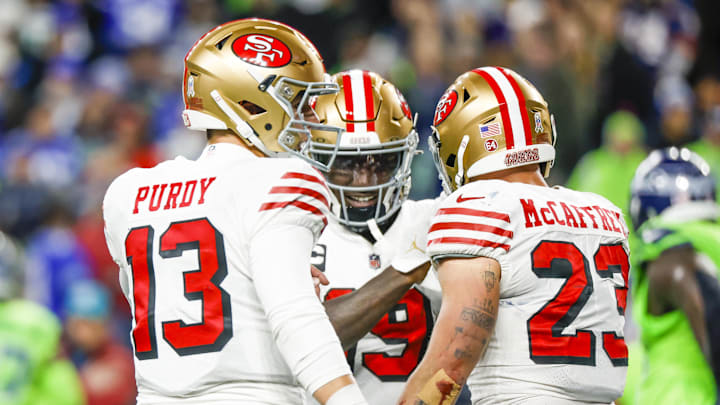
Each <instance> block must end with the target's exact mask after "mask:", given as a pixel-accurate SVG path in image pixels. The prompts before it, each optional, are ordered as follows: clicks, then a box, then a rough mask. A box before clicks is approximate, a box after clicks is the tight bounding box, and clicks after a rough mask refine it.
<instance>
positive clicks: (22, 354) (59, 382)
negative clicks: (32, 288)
mask: <svg viewBox="0 0 720 405" xmlns="http://www.w3.org/2000/svg"><path fill="white" fill-rule="evenodd" d="M23 270H24V260H23V255H22V252H21V250H20V248H19V246H18V244H17V243H16V242H15V241H14V240H12V239H11V238H10V237H8V236H7V235H5V234H4V233H3V232H0V365H1V366H0V404H2V405H10V404H57V405H81V404H84V403H85V396H84V393H83V389H82V384H81V382H80V378H79V377H78V375H77V372H76V371H75V367H74V366H73V365H72V363H71V362H70V361H69V360H67V359H65V358H62V357H61V356H60V355H59V354H60V352H61V350H60V336H61V334H62V325H61V324H60V320H59V319H58V318H57V317H56V316H55V315H54V314H53V313H52V312H51V311H49V310H48V309H47V308H45V307H43V306H41V305H38V304H37V303H34V302H32V301H28V300H25V299H21V298H19V297H21V296H22V295H23V287H22V284H23V283H22V281H21V280H22V279H23V277H24V271H23Z"/></svg>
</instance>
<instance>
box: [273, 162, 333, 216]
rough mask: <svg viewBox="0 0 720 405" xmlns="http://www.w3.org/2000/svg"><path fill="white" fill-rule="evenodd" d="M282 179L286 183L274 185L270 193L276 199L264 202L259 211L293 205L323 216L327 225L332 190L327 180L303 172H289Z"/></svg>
mask: <svg viewBox="0 0 720 405" xmlns="http://www.w3.org/2000/svg"><path fill="white" fill-rule="evenodd" d="M281 179H283V180H286V183H285V184H283V185H277V186H274V187H272V188H271V189H270V191H269V193H268V197H269V199H272V200H274V201H267V202H265V203H263V204H262V205H260V209H259V211H269V210H274V209H283V208H285V207H289V206H293V207H296V208H299V209H301V210H304V211H307V212H310V213H312V214H314V215H317V216H319V217H321V218H322V221H323V224H324V225H327V215H328V213H329V211H330V208H329V207H330V203H329V201H328V200H329V193H330V191H329V190H328V188H327V185H326V184H325V181H324V180H322V179H321V178H319V177H316V176H314V175H312V174H308V173H301V172H287V173H285V174H284V175H283V176H282V177H281Z"/></svg>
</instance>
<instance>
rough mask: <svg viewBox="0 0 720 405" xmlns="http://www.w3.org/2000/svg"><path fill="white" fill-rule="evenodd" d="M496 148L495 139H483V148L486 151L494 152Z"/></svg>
mask: <svg viewBox="0 0 720 405" xmlns="http://www.w3.org/2000/svg"><path fill="white" fill-rule="evenodd" d="M497 148H498V143H497V141H496V140H494V139H488V140H487V141H485V150H487V151H488V152H494V151H496V150H497Z"/></svg>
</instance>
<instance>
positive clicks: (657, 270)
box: [647, 246, 712, 364]
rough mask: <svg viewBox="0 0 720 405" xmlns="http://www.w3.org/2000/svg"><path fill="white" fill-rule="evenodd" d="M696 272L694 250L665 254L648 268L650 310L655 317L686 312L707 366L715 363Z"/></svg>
mask: <svg viewBox="0 0 720 405" xmlns="http://www.w3.org/2000/svg"><path fill="white" fill-rule="evenodd" d="M696 271H698V270H696V268H695V251H694V250H693V248H692V247H690V246H686V247H676V248H673V249H669V250H666V251H665V252H663V253H662V254H661V255H660V256H659V257H658V258H657V259H655V260H654V261H652V262H651V263H650V264H649V265H648V267H647V276H648V282H649V294H648V301H649V302H648V308H649V310H650V313H652V314H654V315H660V314H663V313H664V312H666V311H667V310H669V309H680V310H681V311H683V313H684V314H685V316H686V317H687V319H688V321H689V322H690V327H691V328H692V331H693V334H694V335H695V339H696V340H697V342H698V345H699V346H700V349H701V350H702V352H703V354H704V355H705V358H706V359H707V360H708V364H712V360H711V347H710V340H709V338H708V332H707V327H706V324H705V306H704V304H703V297H702V294H701V291H700V286H699V285H698V282H697V277H696V275H695V272H696Z"/></svg>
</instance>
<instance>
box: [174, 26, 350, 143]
mask: <svg viewBox="0 0 720 405" xmlns="http://www.w3.org/2000/svg"><path fill="white" fill-rule="evenodd" d="M327 79H328V75H327V74H326V73H325V67H324V65H323V62H322V58H321V57H320V54H319V53H318V51H317V50H316V49H315V46H314V45H313V44H312V43H311V42H310V41H309V40H308V39H307V38H306V37H305V36H304V35H303V34H301V33H300V32H299V31H297V30H295V29H293V28H291V27H289V26H287V25H285V24H281V23H279V22H276V21H271V20H264V19H258V18H249V19H243V20H237V21H232V22H229V23H226V24H223V25H220V26H218V27H216V28H214V29H212V30H211V31H209V32H208V33H206V34H205V35H203V36H202V37H201V38H200V39H199V40H198V41H197V42H196V43H195V45H193V47H192V48H191V49H190V50H189V51H188V53H187V55H186V56H185V72H184V77H183V100H184V102H185V110H184V111H183V121H184V123H185V126H187V127H188V128H190V129H196V130H208V129H229V130H231V131H233V132H234V133H235V134H237V135H238V136H239V137H240V138H242V139H244V140H245V141H246V142H247V143H248V144H249V145H253V146H256V147H257V148H258V149H260V150H261V151H262V152H263V153H265V154H266V155H268V156H274V155H277V154H278V153H280V152H298V151H300V150H301V149H302V146H303V144H304V143H305V140H307V137H309V136H310V129H312V128H313V123H311V122H309V121H305V119H304V117H303V115H302V114H303V108H307V106H308V105H309V103H310V100H312V99H313V98H314V97H315V96H317V95H320V94H328V93H334V92H336V91H337V86H335V85H333V84H331V83H329V82H327Z"/></svg>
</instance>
